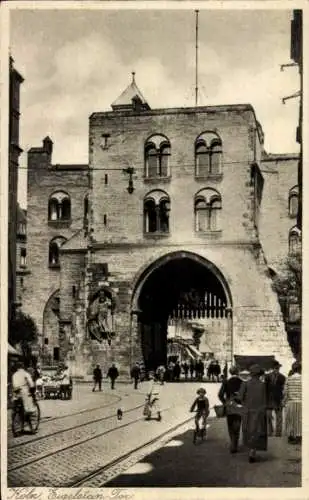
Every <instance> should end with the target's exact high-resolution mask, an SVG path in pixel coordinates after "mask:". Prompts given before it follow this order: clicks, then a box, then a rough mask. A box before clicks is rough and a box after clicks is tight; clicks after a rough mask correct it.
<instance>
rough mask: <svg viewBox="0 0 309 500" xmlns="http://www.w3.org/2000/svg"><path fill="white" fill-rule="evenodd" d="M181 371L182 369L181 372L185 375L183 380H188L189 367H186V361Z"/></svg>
mask: <svg viewBox="0 0 309 500" xmlns="http://www.w3.org/2000/svg"><path fill="white" fill-rule="evenodd" d="M182 369H183V372H184V375H185V380H188V373H189V365H188V363H187V362H186V361H185V362H184V363H183V365H182Z"/></svg>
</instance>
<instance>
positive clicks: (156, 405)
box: [143, 371, 162, 421]
mask: <svg viewBox="0 0 309 500" xmlns="http://www.w3.org/2000/svg"><path fill="white" fill-rule="evenodd" d="M144 388H145V390H146V402H145V406H144V411H143V414H144V415H145V416H146V417H147V419H149V420H150V418H151V415H152V414H153V413H156V414H157V419H158V420H159V421H160V420H161V418H162V417H161V405H160V386H159V383H158V380H156V378H155V374H154V372H153V371H150V372H149V373H148V380H147V381H145V382H144V383H143V389H144Z"/></svg>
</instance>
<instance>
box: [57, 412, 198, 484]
mask: <svg viewBox="0 0 309 500" xmlns="http://www.w3.org/2000/svg"><path fill="white" fill-rule="evenodd" d="M191 421H192V417H189V418H187V419H186V420H184V421H183V422H181V423H179V424H176V425H175V426H173V427H172V428H170V429H168V430H166V431H164V432H162V433H161V434H160V435H159V436H156V437H155V438H153V439H150V440H149V441H147V442H146V443H143V444H141V445H140V446H137V447H135V448H134V449H132V450H130V451H129V452H127V453H124V454H123V455H121V456H120V457H117V458H116V459H114V460H111V461H110V462H109V463H107V464H105V465H104V466H103V467H100V468H98V469H97V470H96V471H94V472H92V473H91V474H88V475H86V476H84V477H83V478H82V479H80V480H78V481H73V482H69V483H67V484H65V485H63V487H66V488H68V487H71V488H79V487H87V488H89V487H100V486H103V485H104V483H106V482H108V481H110V480H111V479H112V478H113V477H115V476H117V475H119V472H120V473H121V472H124V471H125V470H126V469H127V468H128V467H130V466H131V465H133V464H135V463H136V462H138V461H139V460H140V459H141V458H143V457H144V456H145V455H147V454H148V453H150V452H153V451H154V449H153V447H154V445H157V446H155V448H156V449H157V448H159V447H161V446H162V444H164V443H162V441H164V442H165V443H166V442H168V441H169V440H170V439H172V437H173V435H174V433H175V432H176V431H179V429H181V428H182V427H185V426H187V425H188V423H189V422H191ZM150 448H152V449H150ZM130 459H131V460H130Z"/></svg>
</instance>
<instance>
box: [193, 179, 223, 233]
mask: <svg viewBox="0 0 309 500" xmlns="http://www.w3.org/2000/svg"><path fill="white" fill-rule="evenodd" d="M221 208H222V203H221V196H220V194H219V193H218V191H216V190H215V189H210V188H206V189H202V190H201V191H199V192H198V193H197V194H196V196H195V198H194V214H195V230H196V231H198V232H205V231H218V230H219V229H220V211H221Z"/></svg>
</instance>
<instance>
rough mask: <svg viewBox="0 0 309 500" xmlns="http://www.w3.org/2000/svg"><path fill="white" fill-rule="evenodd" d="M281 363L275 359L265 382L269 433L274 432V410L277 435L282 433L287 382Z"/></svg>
mask: <svg viewBox="0 0 309 500" xmlns="http://www.w3.org/2000/svg"><path fill="white" fill-rule="evenodd" d="M280 367H281V365H280V363H279V362H278V361H275V363H274V367H273V370H272V372H271V373H269V374H267V375H265V383H266V389H267V424H268V435H269V436H271V435H272V434H273V431H274V429H273V423H272V417H273V412H275V416H276V436H277V437H280V436H281V435H282V413H283V406H282V401H283V389H284V384H285V376H284V375H282V373H280Z"/></svg>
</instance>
